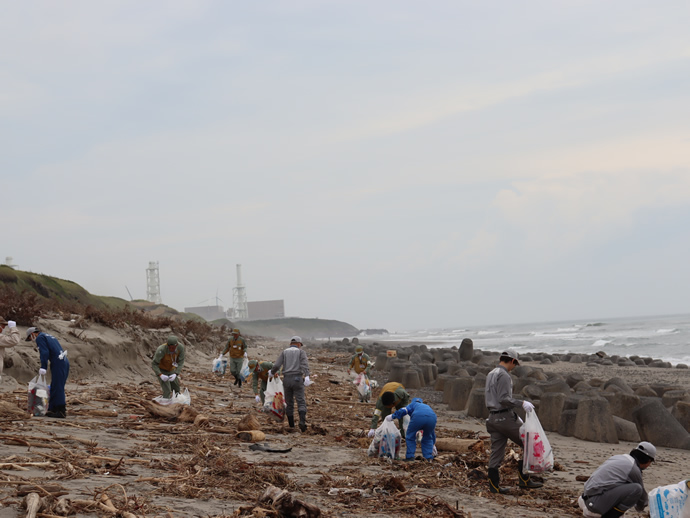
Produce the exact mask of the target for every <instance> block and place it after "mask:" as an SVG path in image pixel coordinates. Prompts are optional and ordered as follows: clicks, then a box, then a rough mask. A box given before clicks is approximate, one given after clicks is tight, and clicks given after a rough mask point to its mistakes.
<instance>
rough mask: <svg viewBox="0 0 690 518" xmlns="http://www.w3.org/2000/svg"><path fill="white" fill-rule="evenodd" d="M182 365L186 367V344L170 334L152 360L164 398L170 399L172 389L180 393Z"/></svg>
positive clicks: (152, 366)
mask: <svg viewBox="0 0 690 518" xmlns="http://www.w3.org/2000/svg"><path fill="white" fill-rule="evenodd" d="M182 367H184V345H182V344H181V343H178V340H177V337H176V336H175V335H170V336H169V337H168V340H167V342H166V343H164V344H163V345H159V346H158V348H157V349H156V352H155V353H154V355H153V359H152V360H151V368H153V372H155V373H156V376H157V377H158V382H159V383H160V384H161V388H162V389H163V397H164V398H166V399H169V398H170V397H171V396H172V391H175V392H176V393H177V394H179V393H180V372H182Z"/></svg>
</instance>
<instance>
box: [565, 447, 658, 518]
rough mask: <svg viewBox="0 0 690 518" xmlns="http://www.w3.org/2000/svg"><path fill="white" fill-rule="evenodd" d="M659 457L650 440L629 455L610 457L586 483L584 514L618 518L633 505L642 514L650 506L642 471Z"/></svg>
mask: <svg viewBox="0 0 690 518" xmlns="http://www.w3.org/2000/svg"><path fill="white" fill-rule="evenodd" d="M655 457H656V448H655V447H654V445H653V444H651V443H649V442H646V441H643V442H641V443H640V444H638V445H637V447H635V449H634V450H632V451H631V452H630V453H629V454H626V455H614V456H613V457H610V458H609V459H608V460H607V461H606V462H604V463H603V464H602V465H601V466H599V467H598V468H597V469H596V471H595V472H594V473H592V476H591V477H589V480H588V481H587V482H586V483H585V490H584V492H583V493H582V496H580V498H578V501H577V503H578V504H579V506H580V509H582V512H583V514H584V515H585V516H590V517H591V516H598V515H601V518H618V517H619V516H623V515H624V514H625V511H627V510H628V509H630V508H631V507H632V506H635V509H637V510H638V511H642V510H643V509H644V508H645V507H646V505H647V504H648V503H649V497H648V496H647V490H646V489H645V488H644V483H643V482H642V472H643V471H644V470H645V469H647V468H648V467H649V466H650V465H651V464H652V462H654V459H655Z"/></svg>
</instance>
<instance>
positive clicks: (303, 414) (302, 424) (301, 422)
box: [299, 412, 307, 432]
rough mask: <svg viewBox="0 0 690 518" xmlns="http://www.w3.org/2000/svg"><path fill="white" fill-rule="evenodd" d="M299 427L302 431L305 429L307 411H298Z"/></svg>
mask: <svg viewBox="0 0 690 518" xmlns="http://www.w3.org/2000/svg"><path fill="white" fill-rule="evenodd" d="M299 429H300V431H302V432H306V431H307V413H306V412H300V413H299Z"/></svg>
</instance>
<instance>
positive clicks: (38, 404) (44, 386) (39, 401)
mask: <svg viewBox="0 0 690 518" xmlns="http://www.w3.org/2000/svg"><path fill="white" fill-rule="evenodd" d="M49 399H50V386H49V385H48V383H46V376H45V374H37V375H36V377H35V378H34V379H32V380H31V381H30V382H29V389H28V401H27V410H28V411H29V413H30V414H31V415H35V416H38V417H42V416H44V415H46V412H48V400H49Z"/></svg>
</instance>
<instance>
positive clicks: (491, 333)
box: [477, 331, 500, 336]
mask: <svg viewBox="0 0 690 518" xmlns="http://www.w3.org/2000/svg"><path fill="white" fill-rule="evenodd" d="M498 333H500V331H477V334H478V335H479V336H482V335H497V334H498Z"/></svg>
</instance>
